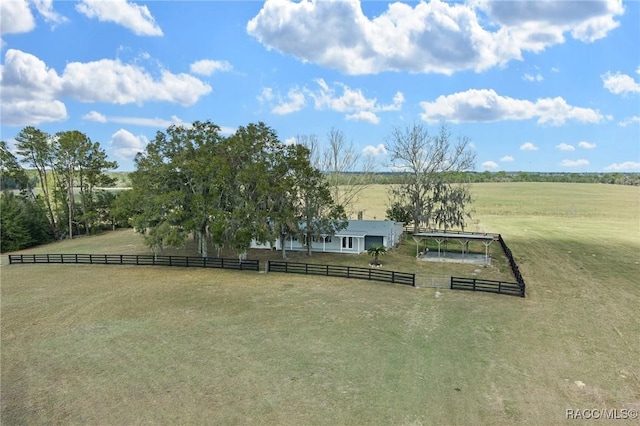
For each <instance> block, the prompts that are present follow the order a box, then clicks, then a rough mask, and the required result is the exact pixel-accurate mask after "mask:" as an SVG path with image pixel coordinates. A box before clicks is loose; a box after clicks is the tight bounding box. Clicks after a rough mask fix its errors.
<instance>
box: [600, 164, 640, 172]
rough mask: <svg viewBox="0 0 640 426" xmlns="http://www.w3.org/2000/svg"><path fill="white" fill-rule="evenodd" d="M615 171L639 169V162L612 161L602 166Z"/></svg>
mask: <svg viewBox="0 0 640 426" xmlns="http://www.w3.org/2000/svg"><path fill="white" fill-rule="evenodd" d="M604 169H605V170H612V171H615V172H622V171H630V172H631V171H636V170H640V163H639V162H637V161H625V162H624V163H613V164H610V165H608V166H607V167H605V168H604Z"/></svg>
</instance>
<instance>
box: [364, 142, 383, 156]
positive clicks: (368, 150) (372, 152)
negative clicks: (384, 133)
mask: <svg viewBox="0 0 640 426" xmlns="http://www.w3.org/2000/svg"><path fill="white" fill-rule="evenodd" d="M362 153H363V154H364V155H368V156H371V157H380V156H383V155H387V148H385V146H384V144H378V145H377V146H373V145H367V146H365V147H364V148H363V149H362Z"/></svg>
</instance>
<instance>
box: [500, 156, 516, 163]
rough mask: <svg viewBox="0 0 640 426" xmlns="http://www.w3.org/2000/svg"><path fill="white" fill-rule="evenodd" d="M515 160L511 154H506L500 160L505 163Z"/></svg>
mask: <svg viewBox="0 0 640 426" xmlns="http://www.w3.org/2000/svg"><path fill="white" fill-rule="evenodd" d="M513 160H514V158H513V157H512V156H510V155H505V156H504V157H502V158H501V159H500V161H502V162H503V163H508V162H510V161H513Z"/></svg>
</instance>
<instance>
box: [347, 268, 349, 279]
mask: <svg viewBox="0 0 640 426" xmlns="http://www.w3.org/2000/svg"><path fill="white" fill-rule="evenodd" d="M347 278H349V266H347Z"/></svg>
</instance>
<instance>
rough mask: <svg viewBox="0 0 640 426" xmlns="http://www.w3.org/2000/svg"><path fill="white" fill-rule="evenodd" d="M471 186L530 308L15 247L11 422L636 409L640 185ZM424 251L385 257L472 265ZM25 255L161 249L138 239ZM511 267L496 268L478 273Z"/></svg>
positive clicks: (5, 318) (432, 417) (401, 417)
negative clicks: (47, 258)
mask: <svg viewBox="0 0 640 426" xmlns="http://www.w3.org/2000/svg"><path fill="white" fill-rule="evenodd" d="M473 193H474V195H475V198H476V202H475V209H476V213H475V218H476V219H477V222H474V223H473V224H472V225H471V226H470V230H472V231H475V230H481V231H486V232H499V233H501V234H502V235H503V237H504V238H505V240H506V242H507V244H508V245H509V247H510V248H511V249H512V251H513V253H514V255H515V257H516V259H517V261H518V264H519V266H520V270H521V272H522V275H523V277H524V279H525V281H526V283H527V297H526V298H525V299H521V298H517V297H511V296H502V295H494V294H483V293H471V292H460V291H451V290H446V289H437V288H428V287H422V288H411V287H405V286H400V285H390V284H384V283H376V282H367V281H360V280H342V279H332V278H326V277H313V276H300V275H285V274H276V273H270V274H264V273H255V272H236V271H220V270H202V269H196V268H191V269H186V268H162V267H142V266H139V267H136V266H115V265H7V260H6V256H3V259H2V266H1V267H0V274H1V275H0V279H1V283H0V287H1V296H2V300H1V303H2V305H1V311H0V315H1V318H0V319H1V326H2V329H1V355H2V359H1V379H2V380H1V389H0V390H1V394H0V396H1V403H2V418H1V423H2V424H3V425H13V424H20V425H23V424H113V425H122V424H143V423H144V424H174V423H179V424H295V425H299V424H384V425H387V424H407V425H421V424H424V425H467V424H468V425H480V424H487V425H488V424H491V425H512V424H524V425H556V424H575V423H576V421H575V420H570V419H567V418H566V417H567V410H573V411H574V412H575V411H577V410H594V409H598V410H603V409H606V410H612V411H608V413H610V414H611V413H612V414H616V415H617V416H618V417H625V416H627V415H629V414H633V413H637V411H634V410H638V409H640V356H639V354H640V315H639V307H640V279H639V277H640V254H639V253H640V189H639V188H633V187H621V186H610V185H595V184H594V185H588V184H585V185H583V184H543V183H507V184H498V183H487V184H477V185H474V186H473ZM360 203H361V204H360V206H359V207H358V208H359V209H361V210H364V211H365V218H373V217H374V216H375V217H377V218H378V219H381V218H383V217H384V210H385V205H386V203H387V195H386V189H385V188H384V187H382V186H374V187H371V188H370V189H369V190H368V191H367V192H366V193H365V194H364V196H363V197H362V199H361V202H360ZM185 250H186V249H185ZM185 250H183V251H185ZM412 250H415V247H413V248H412V247H410V246H406V247H403V248H401V249H400V250H398V251H396V253H393V254H390V255H388V256H386V257H385V258H383V259H382V261H383V263H385V267H389V269H396V270H406V269H411V268H412V269H413V270H416V271H421V274H422V275H423V276H424V277H426V276H428V274H429V273H430V272H431V271H434V273H437V274H447V273H453V271H455V270H456V269H455V268H457V267H455V266H453V267H452V266H447V268H454V269H446V270H445V269H437V268H439V266H437V265H429V264H425V263H418V261H416V260H415V259H413V258H412V256H411V253H412ZM25 252H27V253H29V252H40V253H46V252H50V253H73V252H79V253H148V249H146V248H145V247H144V246H143V244H142V240H141V238H140V237H139V236H137V235H135V234H134V233H133V232H132V231H130V230H124V231H116V232H112V233H106V234H104V235H100V236H95V237H83V238H79V239H77V240H74V241H65V242H62V243H57V244H53V245H49V246H46V247H38V248H34V249H32V250H27V251H25ZM176 254H180V253H176ZM318 257H319V258H321V259H322V257H320V256H318ZM347 258H348V259H347ZM302 259H304V258H303V257H302V256H301V255H296V258H295V260H302ZM326 259H328V260H331V259H335V257H334V258H326ZM328 260H327V262H328ZM336 261H337V260H336ZM341 261H342V262H351V261H352V262H353V264H357V266H362V265H363V264H366V262H367V261H368V259H366V256H347V257H345V258H343V260H341ZM434 268H435V269H434ZM459 268H460V272H461V275H468V274H469V273H470V270H469V269H468V268H467V269H465V268H464V267H463V266H460V267H459ZM501 268H503V265H502V264H501V263H500V261H499V259H496V264H495V265H494V266H492V267H490V268H483V270H482V272H481V273H480V276H484V277H494V276H501V275H504V274H505V271H500V270H499V269H501ZM471 271H473V269H471ZM507 278H508V276H507ZM437 296H438V297H437ZM613 410H617V411H613ZM625 410H626V411H625ZM592 423H594V424H598V423H600V422H597V421H596V422H593V421H592ZM615 424H621V425H622V424H638V420H637V419H631V418H627V419H620V420H618V421H616V422H615Z"/></svg>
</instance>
